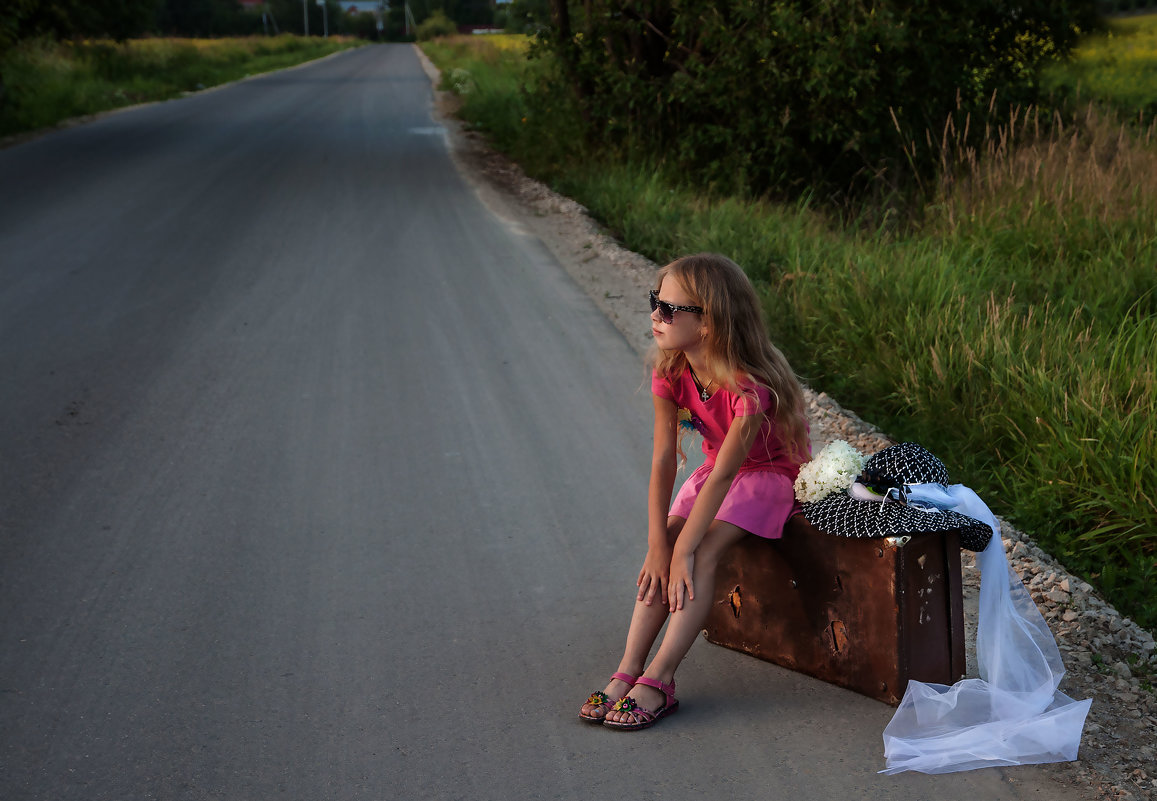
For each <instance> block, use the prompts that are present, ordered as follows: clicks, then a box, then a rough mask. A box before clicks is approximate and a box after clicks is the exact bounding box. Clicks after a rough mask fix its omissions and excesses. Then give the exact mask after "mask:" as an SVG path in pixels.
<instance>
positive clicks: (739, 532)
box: [607, 520, 747, 721]
mask: <svg viewBox="0 0 1157 801" xmlns="http://www.w3.org/2000/svg"><path fill="white" fill-rule="evenodd" d="M746 533H747V532H745V531H744V530H743V529H741V528H739V527H738V526H734V525H732V524H731V523H725V522H723V521H722V520H716V521H714V522H713V523H712V524H711V528H709V529H708V530H707V535H706V536H705V537H704V538H703V542H701V543H699V547H698V548H697V549H696V550H695V567H694V572H693V575H692V580H693V581H694V582H695V600H693V601H692V600H690V599H684V601H683V608H682V609H680V610H679V611H677V612H675V613H674V614H672V615H671V616H670V617H671V620H670V622H669V623H668V624H667V633H666V634H665V635H663V642H662V643H661V644H660V645H659V650H658V652H657V653H656V654H655V658H654V659H652V660H651V664H650V665H648V666H647V669H646V671H645V672H644V673H643V675H645V676H646V677H647V678H650V679H658V680H659V681H661V682H664V683H665V684H670V683H671V682H672V681H673V680H674V678H675V669H676V668H677V667H679V663H680V662H682V661H683V657H684V656H686V655H687V651H689V650H690V649H691V645H692V644H693V643H694V642H695V639H696V638H697V637H698V636H699V632H700V631H702V629H703V624H704V622H705V621H706V620H707V613H708V612H709V611H710V610H711V604H712V603H714V598H715V568H716V566H717V565H718V564H719V558H720V557H721V556H722V555H723V552H724V551H726V550H727V549H728V548H729V547H731V546H732V545H734V544H735V543H736V542H738V541H739V540H740V539H741V538H742V537H743V536H744V535H745V534H746ZM666 608H667V607H664V609H666ZM644 658H645V657H644ZM628 672H630V671H628ZM634 675H637V674H634ZM628 695H630V696H631V697H632V698H634V699H635V700H636V701H637V702H638V703H639V706H641V707H643V708H644V709H651V710H654V709H658V708H659V707H660V706H662V705H663V702H664V701H665V700H666V697H665V696H664V695H663V693H661V692H660V691H659V690H657V689H655V688H654V687H648V686H647V685H645V684H637V685H635V687H634V688H633V689H632V690H631V691H630V692H629V693H628ZM630 717H631V713H629V712H610V713H608V714H607V720H611V721H618V720H630Z"/></svg>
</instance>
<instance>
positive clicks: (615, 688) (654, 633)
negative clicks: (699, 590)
mask: <svg viewBox="0 0 1157 801" xmlns="http://www.w3.org/2000/svg"><path fill="white" fill-rule="evenodd" d="M686 522H687V521H686V520H685V519H684V518H682V517H670V518H668V519H667V536H668V542H669V544H671V545H672V546H673V545H674V543H675V539H676V538H677V537H678V536H679V532H680V531H682V530H683V524H684V523H686ZM666 590H667V588H666V587H664V588H663V592H661V593H656V595H655V597H654V598H653V599H652V601H651V605H650V606H647V604H646V603H645V602H643V601H635V607H634V610H633V611H632V612H631V625H630V628H628V629H627V643H626V646H625V647H624V648H623V658H622V660H620V662H619V666H618V668H616V670H617V671H618V672H620V673H626V674H628V675H630V676H639V675H641V674H642V672H643V665H644V664H645V663H646V660H647V654H649V653H650V652H651V646H653V645H654V644H655V638H656V637H658V636H659V632H660V631H661V630H662V629H663V624H664V623H665V622H666V621H667V614H668V605H667V600H666V595H665V593H666ZM629 689H630V687H629V686H628V685H627V683H626V682H624V681H620V680H619V679H611V681H610V683H609V684H607V686H606V689H605V690H603V692H605V693H606V694H607V698H610V699H611V700H618V699H619V698H622V697H623V696H624V695H626V694H627V690H629ZM582 709H583V711H584V712H586V711H587V710H588V705H586V704H584V705H583V707H582Z"/></svg>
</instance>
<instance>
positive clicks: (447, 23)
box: [415, 10, 458, 42]
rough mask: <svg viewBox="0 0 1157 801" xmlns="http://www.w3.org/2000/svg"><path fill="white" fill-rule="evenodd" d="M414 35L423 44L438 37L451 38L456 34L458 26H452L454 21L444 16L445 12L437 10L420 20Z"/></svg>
mask: <svg viewBox="0 0 1157 801" xmlns="http://www.w3.org/2000/svg"><path fill="white" fill-rule="evenodd" d="M415 33H416V34H417V36H418V41H419V42H425V41H427V40H430V39H437V38H438V37H439V36H453V35H454V34H456V33H458V26H457V25H455V24H454V20H452V19H450V18H449V17H447V16H446V14H445V12H443V11H441V10H438V11H435V12H434V13H433V14H431V15H430V16H428V17H426V19H424V20H422V22H420V23H419V24H418V28H417V30H416V31H415Z"/></svg>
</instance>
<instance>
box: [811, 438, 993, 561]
mask: <svg viewBox="0 0 1157 801" xmlns="http://www.w3.org/2000/svg"><path fill="white" fill-rule="evenodd" d="M913 484H948V469H947V468H946V467H944V463H943V462H941V461H940V460H939V459H937V458H936V457H935V456H933V455H932V454H931V453H929V452H928V450H927V449H925V448H924V447H923V446H921V445H917V444H916V443H915V442H902V443H900V444H899V445H893V446H891V447H889V448H885V449H884V450H882V451H880V452H879V453H877V454H876V455H875V456H873V457H872V458H871V459H869V460H868V463H867V464H866V465H864V471H863V474H862V475H861V476H860V478H859V480H858V481H857V482H856V484H855V485H853V487H852V489H851V490H847V491H842V492H834V493H832V494H831V495H828V496H827V497H826V498H823V499H821V500H818V501H815V502H814V503H805V504H803V515H804V517H805V518H807V520H808V522H809V523H811V524H812V525H813V526H815V527H816V528H817V529H819V530H820V531H822V532H824V533H825V534H834V535H836V536H839V537H857V538H875V537H902V536H907V535H914V534H935V533H939V532H945V531H957V532H959V535H960V546H961V547H962V548H967V549H968V550H970V551H983V550H984V548H985V546H986V545H988V541H989V540H990V539H991V538H992V529H991V528H990V527H989V526H988V525H986V524H985V523H982V522H981V521H979V520H976V519H974V518H971V517H967V516H965V515H962V514H960V513H959V512H953V511H950V510H939V509H931V508H926V507H922V506H916V505H910V504H909V503H908V501H907V494H908V490H907V487H908V486H909V485H913Z"/></svg>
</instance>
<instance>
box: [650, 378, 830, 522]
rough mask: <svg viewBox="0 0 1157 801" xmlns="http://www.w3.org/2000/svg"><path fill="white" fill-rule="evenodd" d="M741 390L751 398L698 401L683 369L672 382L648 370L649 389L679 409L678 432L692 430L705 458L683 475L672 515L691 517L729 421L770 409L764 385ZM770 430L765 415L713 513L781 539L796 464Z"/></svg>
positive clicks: (721, 393) (720, 395) (724, 394)
mask: <svg viewBox="0 0 1157 801" xmlns="http://www.w3.org/2000/svg"><path fill="white" fill-rule="evenodd" d="M740 388H741V389H746V388H750V389H753V390H754V392H755V396H756V397H754V398H753V397H751V396H750V395H742V394H740V395H737V394H735V393H732V392H730V391H728V390H726V389H718V390H716V391H715V394H714V395H712V396H711V397H710V398H708V399H707V400H706V401H703V400H700V398H699V389H698V387H696V386H695V382H694V381H693V380H692V378H691V373H690V371H684V372H683V374H682V375H681V376H679V377H678V378H675V379H667V378H664V377H662V376H660V375H659V374H658V373H655V372H652V375H651V391H652V392H654V393H655V394H656V395H658V396H659V397H660V398H666V399H667V400H670V401H672V402H673V403H674V404H675V405H676V406H677V407H678V408H679V426H680V429H687V428H693V429H694V430H695V431H698V432H699V434H700V435H701V436H702V437H703V454H704V455H705V456H706V457H707V460H706V461H705V462H704V463H703V464H702V465H701V466H700V467H699V468H698V469H697V470H695V471H694V472H693V473H692V474H691V475H690V476H688V477H687V480H686V481H684V482H683V486H682V487H681V488H680V490H679V492H678V494H676V496H675V499H674V500H673V501H672V502H671V512H670V514H671V516H672V517H682V518H686V517H687V516H688V515H689V514H691V508H692V507H693V506H694V505H695V499H696V498H697V497H698V496H699V490H700V489H702V488H703V484H704V482H705V481H706V480H707V477H708V476H709V475H711V470H712V469H713V468H714V467H715V458H716V456H717V455H718V453H719V449H720V448H721V447H722V446H723V440H724V438H725V437H726V436H727V431H728V429H730V428H731V422H732V420H734V419H735V418H736V417H741V416H744V415H750V414H755V413H756V412H757V411H762V412H767V411H769V410H770V409H771V406H772V399H771V393H770V392H768V390H767V389H766V388H765V387H761V386H755V385H752V384H749V385H746V386H741V387H740ZM775 429H776V426H775V423H774V421H773V420H772V419H771V416H770V415H768V416H767V417H766V418H765V419H764V422H763V425H762V426H761V427H760V432H759V435H758V436H756V438H755V444H754V445H752V446H751V451H750V452H749V453H748V454H747V457H746V458H745V459H744V460H743V464H741V465H740V466H739V474H738V475H737V476H736V477H735V481H734V482H732V484H731V489H729V490H728V491H727V497H725V498H724V499H723V504H722V505H721V506H720V508H719V512H718V513H717V514H716V515H715V519H716V520H723V521H726V522H728V523H731V524H732V525H735V526H738V527H739V528H741V529H743V530H745V531H749V532H751V533H752V534H755V535H756V536H759V537H765V538H767V539H778V538H779V537H781V536H783V524H784V523H786V522H787V519H788V517H789V516H790V515H791V513H792V511H793V510H794V509H795V507H796V501H795V491H794V489H793V484H794V483H795V477H796V476H797V475H799V463H798V462H797V461H795V460H794V459H792V458H791V456H790V455H789V454H788V451H787V447H786V446H785V445H784V443H783V441H782V440H781V439H780V438H779V436H778V435H777V433H776V430H775ZM804 458H805V459H806V458H810V454H808V453H805V454H804Z"/></svg>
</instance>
